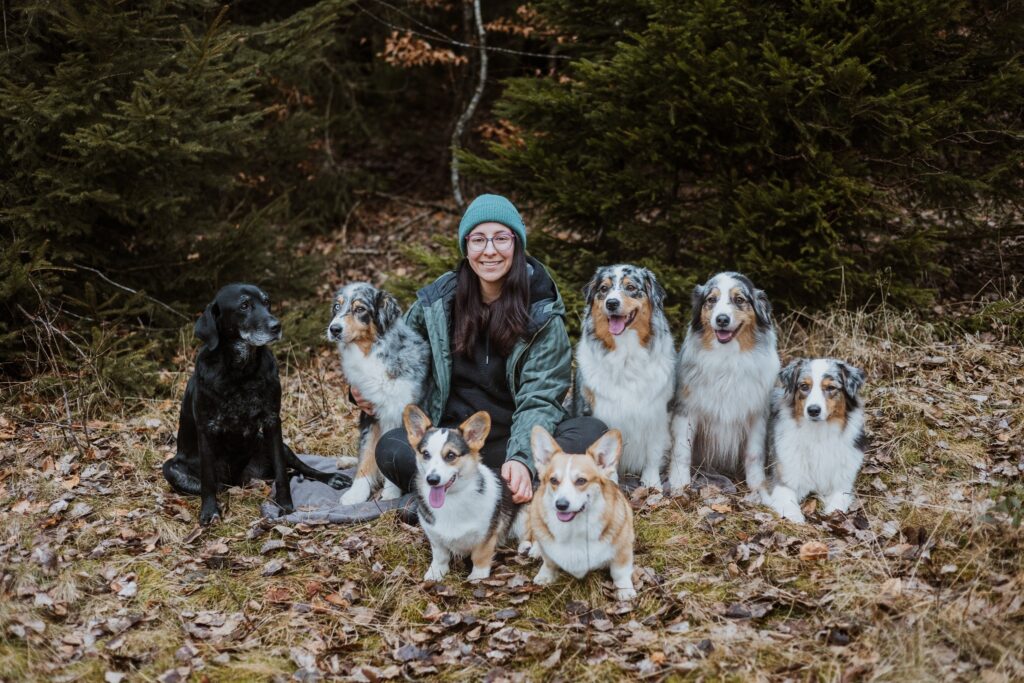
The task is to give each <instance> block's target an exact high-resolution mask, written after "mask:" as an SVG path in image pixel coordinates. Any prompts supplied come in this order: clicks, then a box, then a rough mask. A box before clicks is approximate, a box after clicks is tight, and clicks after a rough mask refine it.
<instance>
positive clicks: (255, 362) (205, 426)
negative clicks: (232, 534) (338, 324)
mask: <svg viewBox="0 0 1024 683" xmlns="http://www.w3.org/2000/svg"><path fill="white" fill-rule="evenodd" d="M195 334H196V336H197V337H198V338H199V339H200V340H202V341H203V346H202V347H201V348H200V350H199V355H198V356H197V357H196V367H195V371H194V372H193V374H192V377H190V378H189V381H188V385H187V386H186V387H185V395H184V397H183V398H182V401H181V416H180V419H179V422H178V451H177V454H176V455H175V456H174V457H173V458H171V459H170V460H168V461H166V462H165V463H164V465H163V473H164V477H165V478H166V479H167V481H168V483H169V484H170V485H171V487H172V488H174V489H175V490H176V491H179V492H180V493H185V494H191V495H199V496H201V498H202V503H201V509H200V512H199V522H200V524H203V525H206V524H210V523H211V522H214V521H217V520H219V519H220V515H221V511H220V508H219V507H218V505H217V497H216V494H217V491H218V489H219V488H220V487H222V486H226V485H231V486H235V485H241V484H244V483H246V482H247V481H249V480H250V479H270V478H273V479H274V483H275V487H276V502H277V504H278V506H280V507H281V509H282V510H284V511H285V512H286V513H287V512H292V511H293V509H294V506H293V505H292V498H291V489H290V485H289V473H288V469H289V468H291V469H292V470H295V471H297V472H298V473H300V474H302V475H304V476H306V477H309V478H312V479H316V480H317V481H322V482H324V483H326V484H329V485H330V486H332V487H334V488H342V487H344V486H347V485H348V484H349V478H348V477H346V476H345V475H342V474H328V473H325V472H320V471H318V470H315V469H313V468H311V467H309V466H308V465H306V464H305V463H303V462H302V461H301V460H299V459H298V458H297V457H296V456H295V453H293V452H292V450H291V449H290V448H289V447H288V446H287V445H286V444H285V443H284V440H283V439H282V436H281V382H280V379H279V377H278V370H277V362H276V361H275V360H274V355H273V354H272V353H271V352H270V349H268V348H267V345H268V344H271V343H273V342H275V341H277V340H278V339H280V337H281V323H280V322H279V321H278V320H277V318H275V317H274V316H273V315H271V313H270V299H269V297H268V296H267V295H266V294H265V293H264V292H263V291H262V290H261V289H260V288H258V287H256V286H255V285H248V284H232V285H228V286H226V287H223V288H222V289H221V290H220V291H219V292H217V296H216V297H215V298H214V300H213V301H212V302H210V304H209V305H208V306H207V307H206V310H205V311H204V312H203V314H202V316H201V317H200V318H199V320H198V321H197V322H196V326H195Z"/></svg>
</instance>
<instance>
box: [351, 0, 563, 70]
mask: <svg viewBox="0 0 1024 683" xmlns="http://www.w3.org/2000/svg"><path fill="white" fill-rule="evenodd" d="M371 1H372V2H376V3H378V4H383V5H387V3H386V2H381V0H371ZM352 4H354V5H355V6H356V8H357V9H358V10H359V11H360V12H362V13H363V14H365V15H366V16H368V17H370V18H371V19H373V20H374V21H376V22H377V23H379V24H382V25H384V26H387V27H388V28H390V29H392V30H394V31H402V32H403V33H408V34H411V35H414V36H418V37H420V38H423V39H426V40H436V41H439V42H442V43H445V44H447V45H454V46H455V47H464V48H469V49H477V46H476V45H473V44H472V43H465V42H462V41H461V40H455V39H454V38H451V37H449V36H446V35H445V34H443V33H441V32H440V31H436V30H434V29H431V30H432V31H433V32H434V33H435V34H436V35H430V34H427V33H421V32H420V31H417V30H415V29H411V28H408V27H406V26H399V25H397V24H392V23H391V22H390V21H388V20H387V19H384V18H382V17H379V16H377V15H376V14H374V13H373V12H371V11H370V10H368V9H366V8H365V7H363V6H362V5H360V4H359V3H358V2H354V3H352ZM417 23H419V22H417ZM483 49H485V50H487V51H488V52H501V53H503V54H508V55H519V56H521V57H540V58H541V59H566V60H572V57H571V56H569V55H553V54H545V53H543V52H530V51H528V50H515V49H512V48H510V47H494V46H489V47H486V48H483Z"/></svg>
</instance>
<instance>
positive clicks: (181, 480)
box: [163, 457, 199, 496]
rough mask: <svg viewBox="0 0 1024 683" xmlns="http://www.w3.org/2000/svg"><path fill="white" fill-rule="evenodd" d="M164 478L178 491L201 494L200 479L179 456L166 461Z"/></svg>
mask: <svg viewBox="0 0 1024 683" xmlns="http://www.w3.org/2000/svg"><path fill="white" fill-rule="evenodd" d="M163 469H164V479H166V480H167V483H168V484H170V485H171V488H172V489H174V490H175V491H177V492H178V493H184V494H187V495H192V496H198V495H199V479H198V477H196V476H194V475H192V474H190V473H189V472H188V471H187V470H186V469H185V467H184V465H183V464H182V463H181V461H180V460H178V458H177V457H174V458H171V459H170V460H165V461H164V466H163Z"/></svg>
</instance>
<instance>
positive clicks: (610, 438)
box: [587, 429, 622, 470]
mask: <svg viewBox="0 0 1024 683" xmlns="http://www.w3.org/2000/svg"><path fill="white" fill-rule="evenodd" d="M587 455H589V456H590V457H592V458H593V459H594V460H596V461H597V464H598V466H599V467H601V468H602V469H605V470H614V469H615V466H616V465H617V464H618V462H619V456H620V455H622V432H620V431H619V430H618V429H609V430H608V431H607V432H605V433H604V434H603V435H602V436H601V438H600V439H598V440H597V441H595V442H594V443H592V444H591V445H590V448H588V449H587Z"/></svg>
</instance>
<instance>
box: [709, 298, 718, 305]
mask: <svg viewBox="0 0 1024 683" xmlns="http://www.w3.org/2000/svg"><path fill="white" fill-rule="evenodd" d="M717 303H718V297H717V296H709V297H708V305H709V306H714V305H715V304H717Z"/></svg>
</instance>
